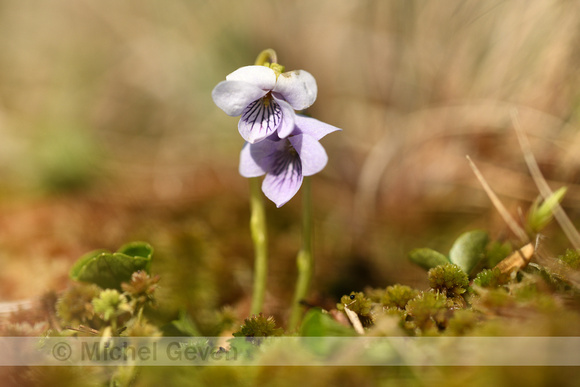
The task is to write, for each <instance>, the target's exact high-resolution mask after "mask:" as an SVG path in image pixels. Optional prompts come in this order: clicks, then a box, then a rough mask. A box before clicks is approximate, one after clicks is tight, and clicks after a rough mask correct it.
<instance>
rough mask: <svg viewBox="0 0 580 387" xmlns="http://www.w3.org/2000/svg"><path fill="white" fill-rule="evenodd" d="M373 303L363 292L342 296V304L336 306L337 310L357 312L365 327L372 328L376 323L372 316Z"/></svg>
mask: <svg viewBox="0 0 580 387" xmlns="http://www.w3.org/2000/svg"><path fill="white" fill-rule="evenodd" d="M372 304H373V303H372V301H371V300H370V299H369V298H367V297H366V296H365V294H364V293H363V292H351V293H350V295H348V296H342V297H341V298H340V303H338V304H336V309H338V310H340V311H342V312H344V308H345V307H348V309H350V310H352V311H353V312H355V313H356V314H357V316H358V318H359V319H360V322H361V323H362V325H363V327H365V328H366V327H370V326H371V325H373V323H374V319H373V316H372Z"/></svg>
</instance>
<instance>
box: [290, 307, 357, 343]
mask: <svg viewBox="0 0 580 387" xmlns="http://www.w3.org/2000/svg"><path fill="white" fill-rule="evenodd" d="M300 336H307V337H323V336H332V337H341V336H355V332H354V331H353V330H352V328H350V327H346V326H344V325H342V324H340V323H339V322H338V321H336V320H334V319H333V318H332V317H330V315H329V314H328V313H323V312H322V310H320V309H318V308H315V309H310V310H309V311H308V313H306V315H305V316H304V319H303V321H302V325H301V327H300Z"/></svg>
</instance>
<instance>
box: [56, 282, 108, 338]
mask: <svg viewBox="0 0 580 387" xmlns="http://www.w3.org/2000/svg"><path fill="white" fill-rule="evenodd" d="M101 291H102V289H101V288H100V287H98V286H97V285H94V284H87V283H78V284H75V285H73V286H71V287H69V288H68V289H66V290H65V291H64V292H63V293H62V295H61V296H60V297H59V299H58V301H57V303H56V315H57V316H58V318H59V319H60V322H61V325H63V326H70V327H74V328H77V327H78V326H79V325H85V326H88V327H90V328H94V329H99V328H100V327H101V326H102V325H103V321H102V320H101V319H100V318H99V317H98V316H97V315H95V309H94V307H93V303H92V302H93V299H94V298H97V297H98V296H99V294H100V293H101Z"/></svg>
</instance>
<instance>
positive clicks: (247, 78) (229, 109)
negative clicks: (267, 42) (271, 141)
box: [212, 63, 318, 144]
mask: <svg viewBox="0 0 580 387" xmlns="http://www.w3.org/2000/svg"><path fill="white" fill-rule="evenodd" d="M282 71H284V67H283V66H280V65H278V64H277V63H271V64H265V65H254V66H245V67H241V68H239V69H237V70H236V71H234V72H233V73H231V74H229V75H228V76H226V80H225V81H222V82H220V83H219V84H218V85H217V86H216V87H215V88H214V89H213V91H212V98H213V100H214V102H215V104H216V105H217V106H218V107H219V108H220V109H222V110H223V111H224V112H225V113H226V114H228V115H230V116H241V117H240V121H239V123H238V130H239V132H240V134H241V135H242V137H243V138H244V140H246V141H247V142H248V143H250V144H255V143H257V142H260V141H262V140H264V139H266V138H267V137H270V136H271V135H273V134H274V133H276V134H277V135H278V137H279V138H285V137H287V136H289V135H290V134H291V133H292V131H293V129H294V119H295V113H294V109H296V110H303V109H306V108H308V107H309V106H311V105H312V104H313V103H314V101H315V100H316V95H317V93H318V89H317V86H316V80H315V79H314V77H313V76H312V75H311V74H310V73H308V72H307V71H304V70H295V71H289V72H285V73H284V72H282Z"/></svg>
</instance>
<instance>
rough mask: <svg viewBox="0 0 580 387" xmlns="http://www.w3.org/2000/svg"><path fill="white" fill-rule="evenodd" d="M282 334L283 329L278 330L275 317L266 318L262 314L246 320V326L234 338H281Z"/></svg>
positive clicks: (235, 333)
mask: <svg viewBox="0 0 580 387" xmlns="http://www.w3.org/2000/svg"><path fill="white" fill-rule="evenodd" d="M282 333H283V330H282V328H276V321H275V320H274V317H272V316H269V317H266V316H264V315H263V314H262V313H260V314H258V315H254V316H252V317H249V318H247V319H245V320H244V324H242V326H241V327H240V329H239V330H238V331H237V332H234V333H233V335H234V337H269V336H280V335H281V334H282Z"/></svg>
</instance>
